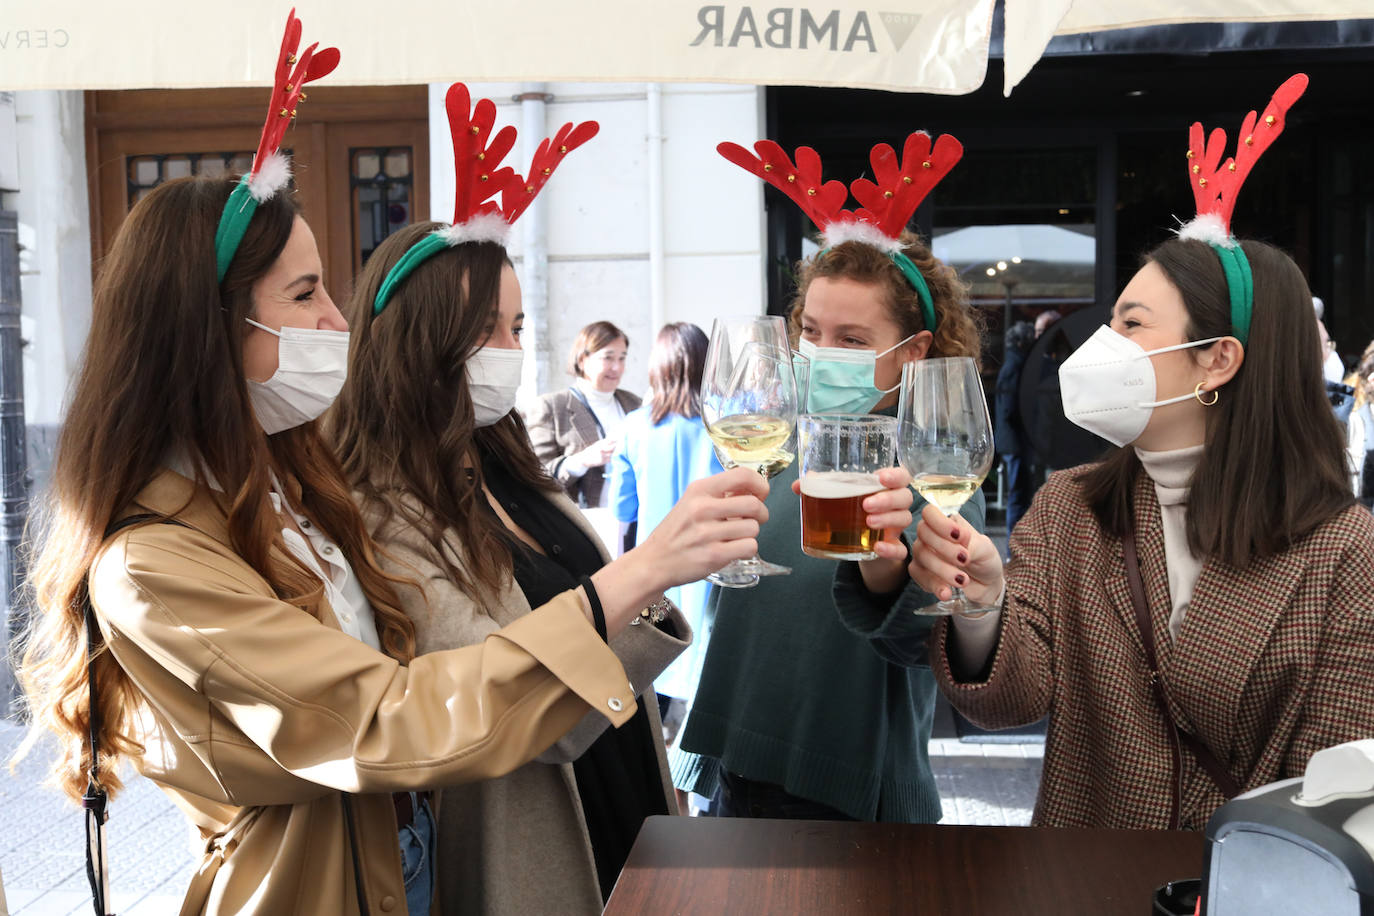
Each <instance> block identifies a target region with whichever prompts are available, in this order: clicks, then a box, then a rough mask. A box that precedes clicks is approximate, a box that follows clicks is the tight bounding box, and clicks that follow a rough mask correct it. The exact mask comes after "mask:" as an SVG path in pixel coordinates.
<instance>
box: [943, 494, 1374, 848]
mask: <svg viewBox="0 0 1374 916" xmlns="http://www.w3.org/2000/svg"><path fill="white" fill-rule="evenodd" d="M1080 473H1082V470H1081V469H1075V470H1069V471H1062V472H1059V473H1057V474H1054V475H1052V476H1051V477H1050V479H1049V482H1048V483H1047V484H1046V485H1045V487H1044V488H1043V489H1042V490H1041V491H1040V493H1039V494H1038V495H1037V496H1036V498H1035V502H1034V504H1033V505H1032V506H1031V509H1030V512H1029V513H1028V514H1027V515H1026V516H1025V518H1024V519H1023V520H1022V521H1021V523H1020V524H1019V525H1017V528H1016V531H1015V533H1014V535H1013V537H1012V541H1011V546H1012V555H1013V557H1014V558H1015V559H1014V560H1013V561H1012V563H1011V564H1009V566H1008V569H1007V597H1006V604H1005V607H1004V610H1003V614H1002V627H1001V634H1000V637H999V642H998V645H997V647H996V649H995V650H994V654H993V656H992V658H991V660H990V662H989V665H988V667H987V668H986V669H985V671H984V672H982V675H983V676H985V677H986V679H985V680H982V681H978V682H963V683H961V682H959V681H957V680H956V679H955V678H954V676H953V673H952V672H951V670H950V665H949V661H948V655H947V654H946V640H948V638H949V621H948V620H943V621H941V623H940V626H939V627H938V629H937V630H936V632H935V635H934V637H933V639H934V644H933V645H932V649H933V650H934V651H932V652H931V659H932V668H933V669H934V671H935V676H936V680H937V682H938V683H939V685H940V689H941V690H942V691H943V692H944V693H945V695H946V696H947V697H948V698H949V700H950V702H951V703H952V704H953V705H954V706H955V707H956V708H957V709H959V711H960V712H962V713H963V714H964V715H965V716H967V717H968V718H969V719H970V720H972V721H973V722H976V723H978V724H979V725H982V726H984V727H987V728H1007V727H1010V726H1013V725H1020V724H1025V723H1029V722H1033V721H1035V720H1037V719H1039V718H1040V717H1042V716H1044V715H1046V714H1048V715H1049V717H1050V721H1049V734H1048V738H1047V741H1046V746H1045V769H1044V776H1043V778H1042V781H1041V785H1040V796H1039V798H1038V800H1037V801H1036V806H1035V814H1034V818H1033V822H1034V823H1035V824H1037V825H1046V826H1060V827H1068V826H1092V827H1119V828H1166V827H1168V819H1169V799H1170V780H1172V779H1173V778H1175V774H1174V772H1173V771H1174V764H1173V755H1172V751H1171V748H1170V744H1169V739H1168V733H1167V730H1166V728H1165V724H1164V719H1163V717H1162V715H1161V712H1160V710H1159V708H1158V705H1157V703H1156V701H1155V699H1154V694H1153V692H1152V690H1151V687H1150V681H1149V671H1148V667H1147V665H1146V662H1145V655H1144V649H1143V648H1142V646H1141V641H1140V633H1139V629H1138V627H1137V624H1136V618H1135V610H1134V607H1133V605H1132V604H1131V593H1130V586H1129V584H1128V583H1127V579H1126V568H1125V563H1124V560H1123V555H1122V550H1121V541H1120V540H1119V539H1118V538H1116V537H1112V536H1109V535H1107V534H1105V533H1104V532H1103V531H1102V529H1101V527H1100V526H1099V525H1098V523H1097V519H1096V517H1095V516H1094V515H1093V514H1092V512H1091V510H1090V509H1089V508H1088V506H1087V504H1086V503H1085V501H1084V499H1083V496H1082V492H1081V490H1080V488H1079V484H1078V479H1077V477H1078V474H1080ZM1256 498H1257V499H1258V498H1264V496H1263V495H1262V494H1256ZM1135 506H1136V510H1135V524H1136V540H1137V549H1138V551H1139V555H1140V566H1141V575H1142V577H1143V578H1144V580H1145V591H1146V596H1147V601H1148V604H1149V608H1150V615H1151V618H1152V621H1153V624H1154V638H1155V645H1156V647H1157V651H1158V653H1159V664H1160V670H1161V672H1162V675H1163V678H1164V682H1165V685H1166V687H1167V689H1168V694H1169V702H1170V706H1171V709H1170V713H1171V715H1172V716H1173V719H1174V721H1175V722H1176V723H1177V724H1178V727H1179V728H1180V729H1183V730H1186V731H1191V732H1193V733H1194V734H1195V735H1197V736H1198V737H1199V738H1200V739H1201V740H1202V741H1203V742H1205V743H1206V745H1207V746H1208V747H1209V748H1210V749H1211V750H1212V752H1213V753H1214V754H1215V755H1216V756H1217V758H1218V759H1219V760H1220V761H1221V762H1222V763H1223V764H1224V765H1225V766H1226V768H1227V770H1228V771H1229V772H1230V773H1231V775H1232V776H1233V777H1234V778H1235V779H1236V781H1237V782H1238V783H1239V784H1240V785H1241V786H1242V788H1243V789H1245V790H1248V789H1251V788H1254V787H1256V786H1260V785H1264V784H1265V783H1269V782H1273V781H1275V780H1278V779H1284V778H1288V777H1291V776H1301V775H1302V773H1303V769H1304V767H1305V766H1306V764H1307V759H1308V757H1310V756H1311V755H1312V753H1313V751H1316V750H1319V749H1321V748H1323V747H1327V746H1330V745H1333V744H1339V743H1341V742H1344V741H1351V740H1354V739H1357V738H1370V737H1374V518H1372V517H1371V516H1370V513H1369V511H1368V510H1366V509H1364V508H1363V507H1361V506H1352V507H1351V508H1349V509H1347V510H1345V511H1343V512H1341V513H1339V514H1338V515H1336V516H1334V517H1332V518H1330V519H1328V520H1327V521H1326V522H1324V523H1323V524H1322V525H1321V526H1319V527H1318V528H1317V529H1315V530H1314V531H1313V532H1311V533H1310V534H1309V535H1307V536H1306V537H1305V538H1303V539H1302V540H1300V541H1298V542H1297V543H1296V544H1294V545H1293V546H1292V547H1290V548H1289V549H1288V550H1287V551H1286V552H1284V553H1282V554H1278V555H1275V556H1271V557H1268V558H1266V559H1264V560H1260V561H1256V562H1254V563H1252V564H1251V565H1250V567H1249V568H1248V569H1245V570H1238V569H1235V568H1234V567H1231V566H1228V565H1226V564H1224V563H1221V562H1219V561H1216V560H1208V561H1207V562H1206V563H1205V564H1204V565H1203V568H1202V574H1201V576H1200V577H1199V579H1198V581H1197V586H1196V588H1195V590H1194V591H1193V596H1192V601H1191V604H1190V606H1189V610H1188V614H1187V617H1186V618H1185V620H1184V622H1183V627H1182V629H1181V630H1180V631H1179V636H1178V641H1177V642H1175V641H1173V640H1172V639H1171V638H1170V637H1169V632H1168V619H1169V610H1170V606H1171V605H1170V600H1169V583H1168V576H1167V573H1166V570H1165V566H1164V536H1163V532H1162V529H1161V527H1160V515H1159V503H1158V501H1157V500H1156V498H1155V493H1154V486H1153V485H1152V483H1151V482H1150V480H1149V478H1148V477H1147V476H1146V475H1145V474H1144V473H1143V472H1142V473H1141V475H1140V478H1139V480H1138V481H1137V485H1136V492H1135ZM1181 784H1182V791H1181V804H1180V820H1181V823H1182V825H1183V826H1184V827H1185V828H1189V829H1201V828H1202V827H1203V826H1205V825H1206V823H1207V819H1208V817H1210V816H1211V814H1212V813H1213V812H1214V811H1215V810H1216V808H1217V807H1218V806H1220V805H1221V804H1222V803H1223V802H1224V801H1225V798H1224V796H1223V795H1222V794H1221V792H1220V790H1218V789H1217V788H1216V787H1215V786H1214V785H1213V784H1212V781H1211V779H1210V778H1209V777H1208V776H1207V774H1206V773H1205V772H1204V771H1203V770H1202V769H1201V768H1200V767H1199V766H1198V765H1197V763H1196V761H1195V760H1194V759H1193V757H1192V756H1191V754H1190V753H1189V752H1188V751H1187V750H1184V752H1183V774H1182V783H1181Z"/></svg>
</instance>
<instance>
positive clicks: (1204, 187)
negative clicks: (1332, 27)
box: [1178, 73, 1307, 345]
mask: <svg viewBox="0 0 1374 916" xmlns="http://www.w3.org/2000/svg"><path fill="white" fill-rule="evenodd" d="M1306 89H1307V75H1306V74H1304V73H1297V74H1294V75H1293V76H1290V77H1289V78H1288V79H1287V80H1286V81H1285V82H1284V84H1283V85H1282V86H1280V87H1279V88H1278V90H1277V91H1276V92H1275V93H1274V97H1273V98H1272V99H1270V100H1269V105H1268V107H1266V108H1265V109H1264V118H1263V120H1260V119H1259V118H1258V117H1257V116H1256V115H1255V113H1254V112H1253V111H1251V112H1250V113H1249V114H1248V115H1246V116H1245V121H1244V122H1243V123H1242V124H1241V127H1240V136H1239V138H1238V140H1237V143H1236V155H1235V158H1232V159H1227V160H1226V161H1225V162H1222V161H1221V154H1222V153H1223V152H1225V150H1226V131H1224V130H1222V129H1221V128H1220V127H1218V128H1216V129H1215V130H1213V131H1212V135H1211V136H1210V137H1208V138H1207V141H1206V142H1205V143H1204V142H1203V130H1202V122H1200V121H1197V122H1194V123H1193V126H1192V129H1191V130H1190V131H1189V134H1188V183H1189V184H1190V185H1191V186H1192V188H1193V199H1194V200H1196V201H1197V216H1195V217H1193V219H1191V220H1190V221H1188V222H1187V223H1185V224H1184V225H1183V226H1181V227H1180V228H1179V232H1178V237H1179V238H1181V239H1197V240H1199V241H1203V242H1207V243H1208V244H1210V245H1211V246H1212V250H1213V251H1215V252H1216V253H1217V257H1218V258H1220V259H1221V268H1222V270H1223V271H1225V273H1226V287H1227V290H1228V291H1229V293H1230V296H1231V328H1232V330H1233V331H1235V334H1236V338H1237V339H1238V340H1240V342H1241V344H1242V345H1243V344H1245V343H1247V342H1248V340H1249V337H1250V317H1251V313H1252V311H1253V310H1254V307H1255V289H1254V278H1253V277H1252V276H1251V273H1250V261H1249V259H1248V258H1246V257H1245V251H1244V250H1243V249H1242V248H1241V247H1240V243H1239V242H1238V241H1237V240H1236V238H1235V236H1233V235H1232V234H1231V214H1232V213H1234V212H1235V209H1236V195H1238V194H1239V193H1240V188H1241V185H1243V184H1244V183H1245V179H1246V178H1247V177H1249V175H1250V170H1251V169H1252V168H1254V166H1255V163H1256V162H1258V161H1259V158H1260V156H1262V155H1263V154H1264V151H1265V150H1267V149H1268V148H1269V146H1270V144H1272V143H1273V142H1274V141H1275V140H1277V139H1278V137H1279V134H1281V133H1283V128H1284V125H1285V124H1286V123H1287V120H1286V118H1287V114H1288V109H1289V108H1291V107H1293V103H1294V102H1296V101H1297V100H1298V99H1299V98H1301V97H1302V94H1303V92H1304V91H1305V90H1306Z"/></svg>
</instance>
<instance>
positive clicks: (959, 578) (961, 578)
mask: <svg viewBox="0 0 1374 916" xmlns="http://www.w3.org/2000/svg"><path fill="white" fill-rule="evenodd" d="M954 581H955V583H957V584H959V585H963V584H964V581H965V580H964V574H963V573H960V574H959V575H957V576H955V577H954Z"/></svg>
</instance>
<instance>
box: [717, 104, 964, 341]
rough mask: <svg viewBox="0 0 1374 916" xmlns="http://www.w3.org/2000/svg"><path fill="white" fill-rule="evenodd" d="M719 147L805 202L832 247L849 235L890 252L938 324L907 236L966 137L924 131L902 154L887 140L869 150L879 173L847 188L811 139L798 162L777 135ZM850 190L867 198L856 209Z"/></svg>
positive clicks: (929, 322) (928, 321)
mask: <svg viewBox="0 0 1374 916" xmlns="http://www.w3.org/2000/svg"><path fill="white" fill-rule="evenodd" d="M716 151H717V152H719V153H720V154H721V155H722V156H724V157H725V158H726V159H728V160H730V161H731V162H733V163H734V164H735V165H737V166H739V167H740V168H742V169H744V170H746V171H748V172H752V173H753V174H755V175H757V176H758V177H759V178H762V179H763V180H764V181H765V182H767V183H768V184H771V185H772V186H773V187H775V188H777V189H778V190H779V191H781V192H782V193H784V194H786V195H787V196H788V198H790V199H791V200H792V202H793V203H795V204H796V205H797V206H798V207H801V209H802V212H803V213H805V214H806V215H807V216H808V217H810V218H811V221H812V222H813V223H815V224H816V227H817V228H818V229H820V230H821V233H822V234H823V235H824V236H825V243H826V248H827V250H828V249H829V248H831V247H833V246H835V245H839V244H841V243H842V242H862V243H863V244H866V245H872V246H873V247H875V248H878V249H881V250H882V251H883V252H885V253H886V254H887V256H888V257H889V258H891V259H892V263H893V264H895V265H896V266H897V269H898V270H900V271H901V272H902V275H903V276H904V277H906V279H907V282H908V283H910V284H911V285H912V287H913V288H914V289H915V290H916V295H917V298H919V299H920V300H921V317H922V319H923V320H924V321H925V325H926V329H927V330H930V331H933V330H935V302H934V300H933V299H932V298H931V295H930V287H929V286H927V285H926V281H925V277H923V276H922V275H921V271H920V268H918V267H917V266H916V265H915V264H914V263H913V262H912V260H911V258H909V257H907V256H906V254H905V252H903V251H902V242H901V235H902V230H904V229H905V228H906V224H907V222H908V221H909V220H910V219H911V215H912V214H913V213H915V212H916V208H917V207H919V206H920V205H921V201H923V200H925V198H926V195H927V194H929V193H930V192H931V189H933V188H934V187H935V186H936V185H937V184H939V183H940V180H941V179H943V178H944V177H945V176H946V175H948V174H949V170H950V169H952V168H954V165H955V163H957V162H958V161H959V159H960V157H962V156H963V155H964V147H963V146H962V145H961V144H960V143H959V141H958V140H956V139H954V138H953V137H951V136H950V135H949V134H944V135H943V136H941V137H940V138H939V139H938V140H936V141H935V143H934V145H933V146H932V144H931V140H930V135H929V134H927V133H925V132H924V131H917V132H916V133H914V134H912V135H910V136H909V137H907V138H906V143H905V144H904V146H903V148H902V157H901V159H898V158H897V153H896V151H895V150H894V149H893V148H892V147H891V146H889V145H887V144H886V143H879V144H878V145H877V146H875V147H873V150H872V152H871V153H870V154H869V162H871V163H872V165H873V178H874V180H873V181H870V180H868V179H867V178H860V179H857V180H856V181H854V182H853V183H852V184H851V185H850V186H849V188H848V189H847V190H846V188H845V186H844V182H842V181H834V180H832V181H822V180H821V157H820V156H819V155H817V154H816V151H815V150H813V149H811V147H809V146H801V147H798V148H797V161H796V162H795V163H793V161H792V160H791V159H789V158H788V157H787V153H785V152H783V149H782V147H781V146H779V145H778V144H776V143H774V142H773V141H772V140H760V141H758V142H757V143H755V144H754V152H755V153H756V154H757V155H751V154H750V153H749V151H748V150H746V149H745V148H744V147H742V146H740V145H739V144H737V143H722V144H720V145H719V146H717V147H716ZM850 192H853V194H854V199H855V200H857V201H858V202H859V204H860V207H859V209H857V210H854V211H852V212H851V211H849V210H846V209H844V205H845V202H846V201H847V200H848V199H849V193H850ZM821 253H822V254H824V253H825V252H824V251H823V252H821Z"/></svg>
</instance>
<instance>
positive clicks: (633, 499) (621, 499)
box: [610, 434, 649, 536]
mask: <svg viewBox="0 0 1374 916" xmlns="http://www.w3.org/2000/svg"><path fill="white" fill-rule="evenodd" d="M633 448H635V443H634V441H633V440H632V439H631V438H630V436H629V434H626V436H625V440H624V441H622V442H621V443H620V446H619V447H618V448H617V449H616V450H615V457H613V458H612V459H611V501H610V505H611V508H613V509H614V510H615V519H616V521H618V522H633V521H636V520H638V519H639V491H638V489H636V488H637V486H638V481H637V480H636V479H635V467H634V463H633V462H631V460H630V455H629V452H630V450H632V449H633ZM648 533H649V532H647V531H644V532H641V535H646V536H647V535H648Z"/></svg>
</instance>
